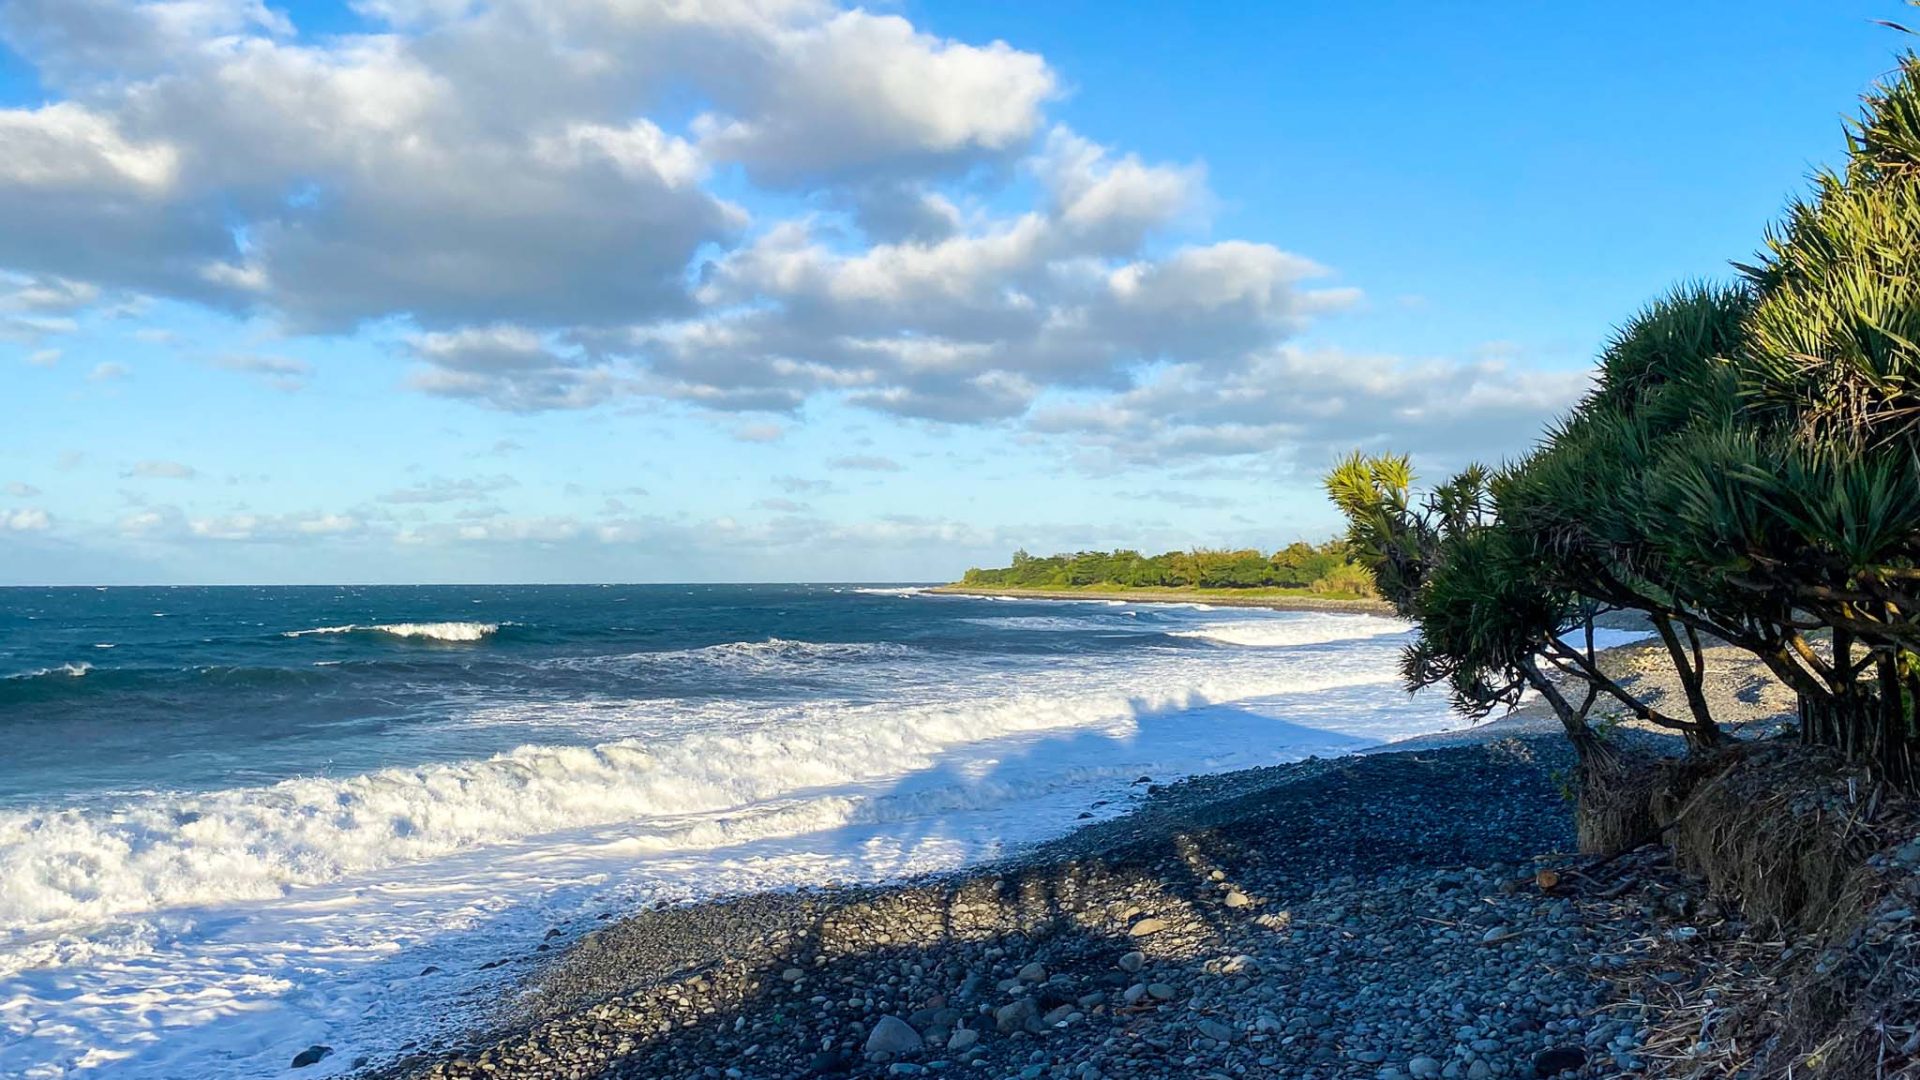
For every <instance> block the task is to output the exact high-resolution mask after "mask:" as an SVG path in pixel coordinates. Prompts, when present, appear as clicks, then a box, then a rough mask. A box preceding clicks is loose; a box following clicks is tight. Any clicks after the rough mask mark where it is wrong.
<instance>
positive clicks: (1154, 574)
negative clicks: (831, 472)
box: [962, 540, 1373, 596]
mask: <svg viewBox="0 0 1920 1080" xmlns="http://www.w3.org/2000/svg"><path fill="white" fill-rule="evenodd" d="M962 581H963V582H964V583H965V584H967V585H979V586H986V587H995V586H998V587H1004V588H1017V589H1074V588H1086V587H1089V586H1102V585H1106V586H1116V587H1121V588H1135V589H1137V588H1153V587H1161V588H1184V589H1261V588H1269V589H1271V588H1279V589H1309V590H1312V591H1314V592H1320V593H1329V594H1347V595H1356V596H1371V595H1373V575H1372V574H1370V573H1368V572H1367V571H1366V570H1363V569H1361V568H1360V567H1359V566H1357V565H1355V564H1354V563H1353V561H1352V560H1351V559H1350V558H1348V548H1347V542H1346V541H1345V540H1330V541H1328V542H1326V543H1324V544H1307V543H1296V544H1290V545H1288V546H1287V547H1284V548H1281V549H1280V550H1279V551H1276V552H1274V553H1273V554H1271V555H1263V554H1261V553H1260V552H1258V551H1255V550H1253V549H1251V548H1248V549H1245V550H1241V551H1226V550H1219V549H1211V548H1194V549H1193V550H1191V551H1169V552H1166V553H1164V554H1160V555H1142V554H1140V553H1139V552H1137V551H1127V550H1120V551H1077V552H1074V553H1072V554H1070V555H1067V554H1063V555H1044V556H1041V555H1029V554H1027V553H1026V552H1025V551H1016V552H1014V553H1013V565H1011V566H1003V567H998V568H993V569H982V568H979V567H974V568H973V569H970V570H968V571H967V573H966V576H965V577H964V578H963V579H962Z"/></svg>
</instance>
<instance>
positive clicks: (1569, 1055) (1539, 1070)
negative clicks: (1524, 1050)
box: [1533, 1046, 1587, 1080]
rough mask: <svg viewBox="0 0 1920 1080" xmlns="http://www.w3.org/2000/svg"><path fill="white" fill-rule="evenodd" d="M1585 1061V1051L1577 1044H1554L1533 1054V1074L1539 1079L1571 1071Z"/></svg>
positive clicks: (1543, 1079)
mask: <svg viewBox="0 0 1920 1080" xmlns="http://www.w3.org/2000/svg"><path fill="white" fill-rule="evenodd" d="M1586 1063H1587V1052H1586V1051H1584V1050H1582V1049H1580V1048H1579V1047H1577V1046H1555V1047H1550V1048H1548V1049H1546V1050H1542V1051H1540V1052H1539V1053H1537V1054H1535V1055H1533V1075H1534V1076H1536V1077H1539V1078H1540V1080H1547V1078H1548V1077H1551V1076H1559V1075H1560V1074H1561V1073H1564V1072H1572V1071H1573V1070H1575V1069H1577V1068H1579V1067H1580V1066H1582V1065H1585V1064H1586Z"/></svg>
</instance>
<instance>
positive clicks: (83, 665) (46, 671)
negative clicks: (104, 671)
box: [7, 660, 93, 679]
mask: <svg viewBox="0 0 1920 1080" xmlns="http://www.w3.org/2000/svg"><path fill="white" fill-rule="evenodd" d="M92 670H93V665H92V664H89V663H87V662H86V661H85V660H81V661H77V662H74V661H69V662H68V663H65V664H60V665H58V666H57V667H43V668H35V669H34V670H32V671H23V672H21V673H19V674H18V675H9V676H7V677H8V678H9V679H44V678H47V677H48V676H50V675H66V676H68V677H70V678H75V679H77V678H79V677H81V676H82V675H85V674H86V673H87V672H89V671H92Z"/></svg>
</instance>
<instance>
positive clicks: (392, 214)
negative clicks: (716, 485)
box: [0, 0, 1566, 538]
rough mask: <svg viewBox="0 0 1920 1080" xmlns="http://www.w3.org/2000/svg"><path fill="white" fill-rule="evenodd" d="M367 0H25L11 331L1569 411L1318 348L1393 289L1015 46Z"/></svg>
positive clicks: (1514, 380)
mask: <svg viewBox="0 0 1920 1080" xmlns="http://www.w3.org/2000/svg"><path fill="white" fill-rule="evenodd" d="M355 6H356V9H357V10H358V11H359V12H360V13H361V14H362V15H363V16H365V17H366V18H369V19H371V20H374V21H375V22H376V23H379V24H382V25H380V26H379V27H378V31H379V32H373V33H351V32H349V33H341V34H330V35H325V36H320V35H315V36H302V35H301V34H300V33H299V32H298V30H297V28H296V27H295V26H294V25H293V24H292V23H291V22H290V21H289V20H288V19H286V18H285V17H284V16H282V15H280V14H278V13H277V12H276V11H274V10H273V9H272V8H270V7H269V6H267V4H265V3H263V2H262V0H168V2H155V3H145V2H137V0H13V2H12V3H10V4H7V5H5V6H0V36H3V37H4V39H5V42H6V44H7V45H9V46H10V47H11V48H12V50H13V51H14V52H15V53H17V54H18V55H20V56H22V57H23V58H25V59H26V60H27V61H28V62H29V63H31V64H33V65H34V66H35V68H36V69H37V74H38V76H39V79H40V82H41V84H42V85H43V86H45V87H46V88H47V90H48V93H49V94H50V95H52V96H53V97H55V98H57V99H58V100H53V101H52V102H51V103H49V104H46V105H42V106H39V107H36V108H19V109H10V110H0V140H5V142H6V143H7V145H9V147H10V148H11V149H14V150H16V151H17V152H16V153H13V154H11V155H10V156H8V157H7V159H6V160H5V161H0V337H4V338H7V339H9V340H18V341H24V342H28V343H30V344H33V345H39V344H40V343H41V341H42V339H43V338H44V337H46V336H48V335H52V334H59V333H65V332H68V331H71V330H73V329H75V328H76V327H77V326H78V320H79V318H80V317H81V315H82V313H83V312H84V311H86V310H87V309H88V308H89V307H91V306H93V305H97V304H104V303H108V302H110V301H114V300H121V299H124V298H126V297H128V296H134V295H151V296H154V297H161V298H167V299H173V300H181V301H187V302H191V303H199V304H202V305H209V306H212V307H215V308H217V309H220V310H224V311H228V312H230V313H233V314H236V315H244V316H264V317H265V321H266V322H268V323H269V324H270V325H271V326H272V327H273V328H274V329H277V330H279V331H280V332H282V333H284V334H288V335H300V334H319V333H332V332H337V331H342V330H346V329H349V328H353V327H357V326H360V325H363V324H366V323H368V322H370V321H374V320H392V322H391V323H385V322H383V323H382V325H383V326H387V325H392V326H398V327H399V328H400V332H401V333H402V334H404V335H406V339H405V345H404V354H405V355H406V356H407V357H408V359H409V360H410V361H411V362H412V364H413V367H412V370H411V371H410V372H409V373H408V374H407V376H406V378H405V384H406V385H407V386H409V387H411V388H412V389H413V390H415V391H418V392H422V393H426V394H430V395H435V396H439V397H445V398H454V399H460V400H465V401H469V402H472V403H474V404H477V405H481V406H485V407H489V408H494V409H501V410H507V411H512V412H537V411H544V410H556V409H585V408H594V407H599V406H604V405H606V404H608V403H610V402H615V401H617V400H621V399H628V398H635V397H653V398H664V399H671V400H675V401H680V402H685V403H688V404H690V405H692V406H696V407H700V408H705V409H709V410H714V411H718V412H764V413H778V414H785V415H786V416H790V417H798V416H799V415H801V413H802V409H803V406H805V405H806V404H807V403H808V402H809V401H810V400H813V399H816V398H823V397H824V398H831V399H835V400H839V401H844V402H846V403H849V404H851V405H853V406H855V407H858V408H863V409H867V410H871V411H875V412H879V413H883V414H888V415H891V416H895V417H900V418H905V419H908V420H912V421H916V422H931V423H937V424H997V425H1003V426H1006V427H1008V428H1013V429H1016V430H1020V431H1024V432H1026V433H1028V434H1033V435H1038V436H1043V437H1046V436H1051V437H1058V438H1062V439H1065V440H1067V441H1069V442H1071V443H1073V444H1075V445H1078V446H1080V447H1081V448H1082V449H1083V450H1084V451H1085V452H1086V453H1087V454H1089V455H1094V456H1101V457H1104V458H1105V459H1107V460H1109V461H1150V460H1164V459H1168V458H1184V457H1201V456H1237V455H1246V454H1259V453H1267V452H1273V451H1284V450H1286V449H1287V448H1294V449H1309V450H1312V451H1313V452H1318V448H1321V447H1324V446H1327V445H1334V444H1338V443H1341V442H1347V443H1356V442H1357V443H1368V444H1371V443H1372V442H1373V441H1375V440H1378V439H1379V438H1380V437H1381V436H1382V435H1383V434H1384V433H1387V432H1390V431H1391V432H1395V433H1396V434H1397V435H1402V436H1404V437H1405V438H1407V439H1413V440H1420V441H1423V442H1425V443H1427V444H1430V445H1434V446H1440V445H1443V444H1444V445H1448V446H1452V447H1464V446H1467V445H1480V444H1484V443H1486V442H1487V441H1488V433H1489V432H1491V431H1493V430H1495V428H1496V426H1497V425H1501V424H1515V423H1522V422H1528V423H1530V422H1532V421H1533V420H1537V416H1536V417H1533V418H1531V419H1530V420H1527V421H1522V420H1521V417H1523V416H1524V415H1525V414H1526V412H1527V410H1529V409H1533V408H1545V407H1547V406H1546V403H1549V402H1552V403H1557V402H1561V401H1563V400H1564V399H1565V394H1564V390H1565V385H1564V384H1565V382H1566V380H1564V379H1559V378H1558V377H1557V376H1545V375H1541V376H1535V375H1531V374H1528V373H1526V372H1524V371H1522V370H1520V369H1500V370H1498V371H1494V370H1490V369H1486V368H1484V367H1483V366H1480V365H1476V364H1474V363H1469V362H1407V361H1396V360H1383V359H1368V358H1359V359H1354V358H1343V359H1341V360H1338V361H1332V362H1326V361H1322V360H1318V359H1316V357H1322V356H1324V355H1326V354H1324V353H1321V352H1311V351H1306V350H1303V349H1301V348H1300V347H1299V346H1298V345H1297V344H1296V342H1297V341H1298V340H1299V339H1300V337H1301V335H1302V334H1303V333H1305V332H1306V331H1308V330H1309V329H1310V328H1311V327H1312V326H1313V325H1314V324H1315V321H1316V320H1317V319H1320V318H1321V317H1323V316H1325V315H1327V314H1328V313H1330V312H1334V311H1339V310H1342V309H1346V308H1351V307H1353V306H1355V302H1356V300H1357V299H1358V297H1359V293H1358V291H1357V290H1356V289H1354V288H1352V287H1349V286H1345V285H1342V284H1340V283H1338V282H1337V281H1336V280H1335V278H1334V275H1333V274H1332V272H1331V271H1330V270H1328V269H1327V268H1325V267H1322V266H1321V265H1319V264H1318V263H1316V262H1314V261H1313V260H1311V259H1308V258H1306V257H1304V256H1301V255H1297V254H1293V253H1291V252H1288V251H1287V250H1285V249H1284V248H1283V247H1281V246H1279V245H1277V244H1274V243H1268V242H1265V241H1264V240H1261V239H1235V238H1224V239H1216V238H1212V237H1208V236H1206V234H1205V230H1206V227H1207V224H1208V222H1207V215H1208V213H1209V211H1210V209H1211V207H1212V204H1213V201H1214V200H1213V198H1212V196H1211V195H1210V193H1209V192H1208V189H1207V181H1206V169H1205V168H1204V166H1203V165H1202V164H1200V163H1198V162H1185V163H1181V162H1175V163H1165V162H1152V161H1146V160H1143V159H1141V158H1140V157H1139V156H1138V155H1136V154H1131V153H1128V152H1126V151H1125V149H1124V148H1113V147H1108V146H1105V145H1103V144H1101V143H1098V142H1096V141H1093V140H1091V139H1089V138H1087V137H1085V136H1082V135H1080V134H1077V133H1075V132H1073V131H1071V130H1069V129H1067V128H1066V127H1064V126H1060V125H1059V124H1057V123H1056V122H1054V121H1052V120H1050V119H1049V117H1048V115H1047V110H1048V107H1049V104H1050V102H1052V101H1053V100H1054V99H1055V98H1056V97H1057V96H1058V94H1059V90H1060V77H1059V76H1058V74H1057V73H1056V72H1055V71H1054V70H1053V69H1052V68H1051V67H1050V66H1049V65H1048V63H1047V62H1046V60H1045V59H1044V58H1042V57H1040V56H1038V55H1036V54H1034V53H1031V52H1027V51H1023V50H1021V49H1019V48H1015V47H1013V46H1011V45H1008V44H1006V43H1003V42H985V43H982V42H964V41H956V40H950V39H946V38H942V37H939V36H937V35H934V34H930V33H927V32H924V31H923V30H920V29H917V28H916V27H915V26H914V25H913V24H912V23H910V22H909V21H908V20H906V19H904V18H902V17H899V16H898V15H893V14H875V13H872V12H868V11H865V10H860V9H852V10H847V9H844V8H842V7H841V6H840V5H838V4H835V3H832V2H829V0H728V2H724V3H718V2H716V3H679V2H659V0H564V2H560V0H489V2H487V3H478V2H472V0H358V3H357V4H356V5H355ZM688 102H696V103H698V104H697V106H696V108H697V109H699V110H700V112H699V114H698V115H697V116H695V117H693V118H692V119H691V120H687V119H685V113H686V106H687V103H688ZM742 177H744V180H743V179H742ZM743 185H744V186H745V187H746V188H747V189H748V191H749V195H748V196H744V197H743V199H744V201H746V202H748V203H750V204H752V205H755V206H772V207H793V206H805V207H807V208H808V211H807V212H806V213H804V214H801V215H800V216H796V217H793V218H791V219H788V220H771V219H769V220H754V219H753V218H752V217H751V216H750V215H749V214H748V213H747V211H746V210H744V209H742V207H740V206H737V205H734V204H733V203H732V202H729V201H728V199H727V198H723V197H722V196H721V195H720V194H718V193H717V192H718V191H719V190H726V191H729V192H732V191H735V190H739V189H740V188H741V187H742V186H743ZM767 196H772V197H771V198H768V197H767ZM75 236H85V237H86V238H87V243H84V244H76V243H73V242H72V238H73V237H75ZM55 352H56V350H50V349H43V350H42V351H41V352H39V353H35V354H34V355H35V356H36V357H41V358H43V359H48V360H50V359H52V355H51V354H54V353H55ZM210 362H211V363H212V364H214V365H216V366H219V367H222V368H225V369H228V370H232V371H236V372H240V373H243V374H246V375H249V376H252V377H255V378H259V379H261V380H264V381H265V382H267V383H268V384H269V385H273V386H277V387H280V388H282V389H289V390H291V389H298V388H299V387H301V386H303V385H304V384H305V381H306V380H307V379H308V378H309V377H310V376H311V374H312V372H311V370H310V368H309V366H308V365H307V364H306V363H305V362H303V361H300V360H295V359H291V358H288V357H285V356H277V355H269V354H251V353H245V354H231V355H222V356H218V357H215V358H212V359H211V360H210ZM129 374H130V369H129V368H128V367H127V366H126V365H125V364H121V363H117V362H106V363H102V364H99V365H98V366H96V367H95V368H94V369H93V370H92V372H91V374H89V375H88V378H89V379H90V380H91V381H94V382H108V381H113V380H116V379H120V378H125V377H127V376H128V375H129ZM733 430H734V431H735V432H736V434H737V435H738V436H739V437H741V438H743V439H746V440H748V441H756V440H760V439H768V438H774V437H777V436H776V435H775V432H777V431H781V430H785V428H784V427H783V426H782V424H775V423H769V422H764V421H761V420H755V421H753V422H741V423H739V424H738V425H737V426H735V427H734V429H733ZM1508 445H1511V441H1509V443H1508ZM201 520H204V521H207V522H209V523H210V524H209V528H212V529H214V531H215V532H219V533H223V534H224V533H226V532H234V531H246V530H241V529H237V528H229V527H228V526H231V525H232V524H233V523H232V522H226V524H221V522H222V521H223V520H224V519H201ZM467 527H468V528H474V529H480V530H482V531H484V532H486V534H487V536H488V537H489V538H492V537H495V536H496V534H497V533H498V531H499V530H500V529H502V528H507V526H506V525H504V524H502V523H500V522H491V521H490V522H488V523H486V524H484V525H477V524H476V525H469V526H467Z"/></svg>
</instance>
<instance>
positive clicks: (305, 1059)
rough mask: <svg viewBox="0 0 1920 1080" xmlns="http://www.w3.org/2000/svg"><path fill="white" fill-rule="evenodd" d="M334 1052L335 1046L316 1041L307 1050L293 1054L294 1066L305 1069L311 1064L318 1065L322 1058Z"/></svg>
mask: <svg viewBox="0 0 1920 1080" xmlns="http://www.w3.org/2000/svg"><path fill="white" fill-rule="evenodd" d="M332 1053H333V1047H331V1046H321V1045H320V1044H319V1043H314V1044H313V1045H312V1046H309V1047H307V1048H306V1049H305V1050H302V1051H300V1052H299V1053H297V1054H295V1055H293V1066H292V1067H293V1068H296V1069H304V1068H306V1067H307V1066H309V1065H318V1064H320V1061H321V1059H322V1058H325V1057H327V1056H328V1055H329V1054H332Z"/></svg>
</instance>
